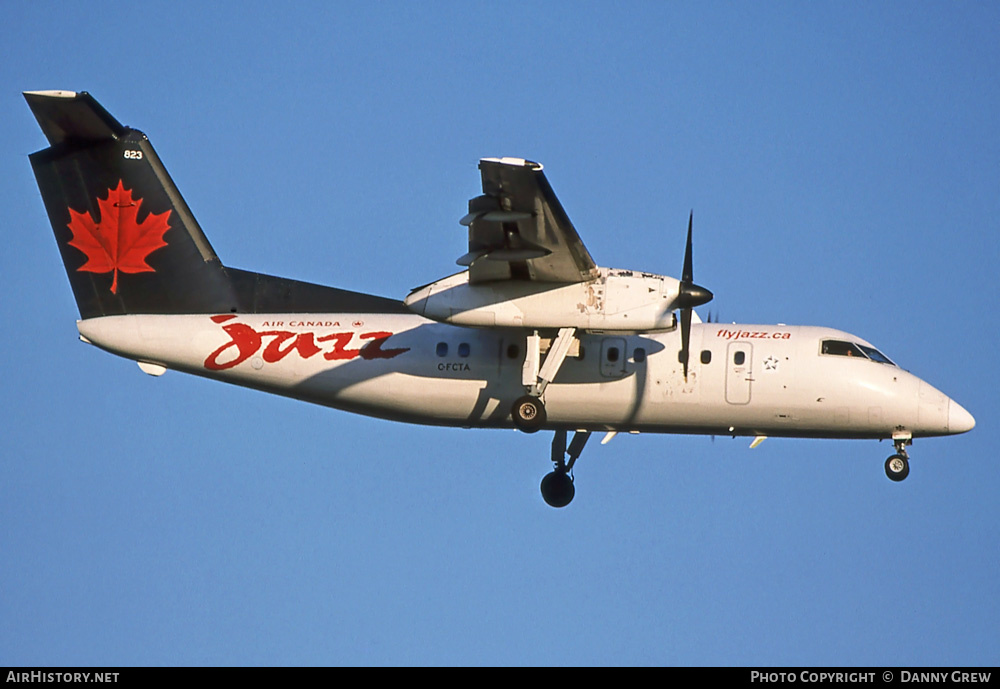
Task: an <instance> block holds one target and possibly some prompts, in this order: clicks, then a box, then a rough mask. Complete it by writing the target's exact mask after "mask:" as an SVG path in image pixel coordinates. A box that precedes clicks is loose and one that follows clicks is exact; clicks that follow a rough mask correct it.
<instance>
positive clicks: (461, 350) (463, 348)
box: [458, 342, 472, 357]
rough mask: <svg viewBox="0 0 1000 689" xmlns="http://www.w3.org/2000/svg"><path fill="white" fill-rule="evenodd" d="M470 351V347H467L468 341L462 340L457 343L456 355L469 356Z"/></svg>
mask: <svg viewBox="0 0 1000 689" xmlns="http://www.w3.org/2000/svg"><path fill="white" fill-rule="evenodd" d="M470 351H472V348H471V347H469V343H468V342H462V343H461V344H459V345H458V355H459V356H461V357H467V356H469V352H470Z"/></svg>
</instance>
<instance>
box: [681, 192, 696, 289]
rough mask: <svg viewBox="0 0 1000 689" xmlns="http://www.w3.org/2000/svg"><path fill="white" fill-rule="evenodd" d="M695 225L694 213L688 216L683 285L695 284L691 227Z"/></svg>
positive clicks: (682, 275)
mask: <svg viewBox="0 0 1000 689" xmlns="http://www.w3.org/2000/svg"><path fill="white" fill-rule="evenodd" d="M693 224H694V211H693V210H692V211H691V215H689V216H688V239H687V246H686V247H684V271H683V272H682V273H681V283H682V284H688V285H689V284H691V283H693V282H694V265H693V264H694V259H693V258H692V257H691V226H692V225H693Z"/></svg>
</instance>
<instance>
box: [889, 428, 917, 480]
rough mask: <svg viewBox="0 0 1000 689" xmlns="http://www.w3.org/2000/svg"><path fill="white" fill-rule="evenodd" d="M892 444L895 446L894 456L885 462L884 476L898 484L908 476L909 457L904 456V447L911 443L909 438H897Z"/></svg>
mask: <svg viewBox="0 0 1000 689" xmlns="http://www.w3.org/2000/svg"><path fill="white" fill-rule="evenodd" d="M892 442H893V444H894V445H895V446H896V454H894V455H892V456H891V457H889V459H887V460H885V475H886V476H888V477H889V478H890V479H891V480H893V481H896V482H899V481H902V480H903V479H904V478H906V477H907V476H909V475H910V456H909V455H908V454H906V446H907V445H909V444H910V443H911V442H912V441H911V440H910V438H909V437H898V438H893V439H892Z"/></svg>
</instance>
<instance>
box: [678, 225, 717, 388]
mask: <svg viewBox="0 0 1000 689" xmlns="http://www.w3.org/2000/svg"><path fill="white" fill-rule="evenodd" d="M693 223H694V211H691V215H690V217H688V236H687V246H686V247H685V249H684V270H683V272H682V273H681V284H680V288H679V290H678V293H677V299H675V300H674V306H675V307H676V308H679V309H680V310H681V351H680V353H679V354H678V358H679V359H680V361H681V363H682V364H684V380H687V375H688V358H689V354H690V352H689V346H690V343H691V313H692V310H693V309H694V307H696V306H701V305H702V304H707V303H708V302H710V301H712V297H713V294H712V293H711V292H710V291H708V290H707V289H705V288H704V287H702V286H700V285H696V284H695V283H694V266H693V264H694V260H693V259H692V257H691V226H692V225H693Z"/></svg>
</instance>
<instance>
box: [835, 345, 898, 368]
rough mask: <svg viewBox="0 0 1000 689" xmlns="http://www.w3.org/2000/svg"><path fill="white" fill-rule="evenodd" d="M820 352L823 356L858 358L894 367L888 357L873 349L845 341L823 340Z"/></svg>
mask: <svg viewBox="0 0 1000 689" xmlns="http://www.w3.org/2000/svg"><path fill="white" fill-rule="evenodd" d="M821 351H822V352H823V354H830V355H832V356H851V357H858V358H859V359H871V360H872V361H875V362H878V363H880V364H889V365H890V366H895V365H896V364H894V363H892V361H890V360H889V357H887V356H886V355H885V354H883V353H882V352H880V351H878V350H877V349H875V348H874V347H868V346H866V345H862V344H855V343H854V342H846V341H845V340H823V348H822V350H821Z"/></svg>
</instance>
